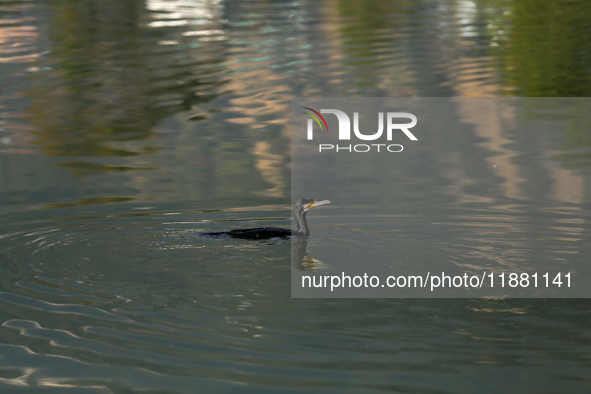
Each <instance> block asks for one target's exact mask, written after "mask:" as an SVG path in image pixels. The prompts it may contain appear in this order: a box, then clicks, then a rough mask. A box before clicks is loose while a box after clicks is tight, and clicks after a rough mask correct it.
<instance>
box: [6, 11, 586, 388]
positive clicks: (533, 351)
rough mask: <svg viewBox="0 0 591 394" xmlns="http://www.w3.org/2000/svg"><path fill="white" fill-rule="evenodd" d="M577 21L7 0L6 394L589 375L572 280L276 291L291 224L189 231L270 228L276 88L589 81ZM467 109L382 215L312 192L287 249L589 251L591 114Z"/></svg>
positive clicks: (313, 92)
mask: <svg viewBox="0 0 591 394" xmlns="http://www.w3.org/2000/svg"><path fill="white" fill-rule="evenodd" d="M590 28H591V6H590V5H589V3H588V2H586V1H584V0H574V1H568V2H531V1H526V0H507V1H503V0H501V1H496V0H489V1H484V0H483V1H460V0H440V1H422V0H421V1H372V2H366V1H361V0H338V1H320V2H312V1H215V0H212V1H180V0H179V1H133V0H123V1H122V0H120V1H112V0H106V1H105V0H102V1H90V0H89V1H68V0H55V1H50V2H41V1H4V0H0V392H3V393H4V392H6V393H21V392H22V393H36V392H39V393H131V392H147V393H197V392H207V393H209V392H211V393H214V392H224V393H229V392H232V393H233V392H241V393H242V392H252V393H261V392H262V393H266V392H268V393H276V392H279V393H282V392H283V393H296V392H297V393H299V392H314V393H337V392H339V393H340V392H350V393H361V392H368V393H369V392H372V393H373V392H375V393H379V392H384V393H386V392H393V393H402V392H404V393H407V392H412V393H458V392H462V393H542V392H543V393H589V392H591V379H589V376H590V375H591V359H590V357H589V354H591V312H590V311H589V310H590V308H589V307H590V305H591V304H590V302H589V300H588V299H520V298H514V299H292V298H291V296H290V294H291V291H290V269H291V259H290V254H291V253H290V252H291V244H290V242H289V241H286V240H269V241H258V242H249V241H244V240H234V239H217V238H205V237H200V236H198V235H197V233H198V232H200V231H223V230H229V229H232V228H236V227H256V226H262V225H277V226H289V224H290V204H291V197H290V191H291V187H292V184H291V177H290V165H291V156H290V127H289V123H290V104H291V100H292V98H294V97H308V96H310V97H314V96H317V97H322V96H323V97H389V96H390V97H457V96H462V97H467V96H473V97H483V96H487V97H501V96H524V97H586V96H591V72H590V68H591V55H590V54H591V42H590V41H589V39H588V37H589V29H590ZM487 115H490V114H489V113H487V112H486V111H483V112H482V116H483V117H486V116H487ZM509 115H510V114H503V113H501V114H499V113H498V112H496V113H495V116H496V117H498V118H501V119H504V118H507V117H509ZM571 115H572V114H571ZM552 116H555V114H554V115H552ZM466 117H467V118H470V115H469V114H467V115H466ZM478 122H479V117H478V116H474V115H473V116H472V124H473V127H472V129H471V131H470V130H468V131H466V130H463V131H462V132H461V133H460V132H458V133H455V134H452V135H443V134H442V135H440V136H438V137H437V138H436V139H434V140H433V141H432V143H431V145H428V146H427V147H425V148H421V150H420V152H418V153H417V154H416V155H415V156H414V159H413V161H412V169H409V171H400V173H399V174H400V176H399V177H397V179H396V183H395V184H392V186H391V189H387V190H390V191H392V192H393V193H395V196H396V198H395V199H393V201H395V205H392V206H389V207H388V214H387V215H384V216H383V217H373V218H371V219H370V218H368V217H367V216H364V210H363V208H364V207H363V206H359V205H355V201H352V200H351V199H348V197H347V196H346V195H342V196H336V198H335V196H330V197H329V196H312V197H317V198H319V199H320V198H330V199H331V200H332V201H333V204H331V205H330V206H326V207H322V208H318V211H314V212H313V213H311V214H310V215H309V216H310V217H309V220H310V227H311V228H312V229H313V234H312V236H311V238H310V240H309V244H308V246H309V250H308V251H309V254H310V256H311V257H316V259H315V260H310V261H309V263H310V264H308V265H307V266H306V267H305V268H306V269H308V270H310V271H314V270H323V269H325V268H326V267H323V264H326V263H327V262H329V260H330V256H325V255H322V253H316V254H315V253H314V251H315V250H318V251H320V250H322V245H340V244H346V245H348V246H351V245H354V243H355V242H360V241H359V240H362V239H364V238H371V239H372V240H377V239H379V238H380V237H384V234H387V235H388V236H389V237H392V239H394V242H395V244H394V246H395V248H394V249H393V250H395V251H396V252H397V253H396V254H397V258H400V259H404V260H406V259H410V261H417V262H419V263H421V262H424V261H427V260H436V259H441V260H442V261H446V262H448V263H449V264H453V265H455V266H456V267H468V268H474V267H486V266H487V264H490V263H495V264H500V265H502V266H506V267H508V268H512V269H514V268H517V267H520V266H522V265H531V264H535V262H536V261H537V260H539V259H544V261H547V260H552V261H556V262H559V263H563V264H565V266H568V264H569V263H570V262H572V261H577V262H578V263H580V262H584V261H585V259H586V258H588V256H589V245H590V230H591V226H590V220H591V218H590V217H589V215H590V214H589V208H590V207H591V205H590V202H591V182H590V180H591V178H590V165H591V160H590V158H591V131H590V130H591V127H590V126H591V114H589V112H585V111H579V113H578V115H577V116H575V121H573V122H572V123H569V124H568V125H567V127H560V128H552V127H546V128H540V130H539V135H536V134H535V132H530V133H524V134H519V133H509V132H506V131H504V130H505V129H503V128H501V127H499V128H498V129H496V132H494V131H493V132H490V131H484V130H483V129H482V128H479V127H478V124H479V123H478ZM557 130H559V131H557ZM423 146H425V145H423ZM437 147H440V148H441V151H440V152H439V153H437V150H436V148H437ZM422 159H423V160H422ZM481 168H486V170H480V169H481ZM404 174H407V175H406V176H405V175H404ZM411 175H412V176H411ZM351 181H352V182H354V183H355V184H356V185H359V189H356V193H357V194H358V195H363V187H371V183H369V184H368V183H365V185H368V186H363V185H364V183H363V182H364V179H363V178H360V177H352V178H351ZM385 190H386V189H385ZM339 199H340V200H339ZM348 208H351V209H352V210H353V211H354V214H351V215H350V216H344V215H346V213H347V209H348ZM321 209H322V211H321ZM376 229H377V231H376ZM417 244H420V245H421V247H420V248H417V247H413V246H416V245H417ZM315 248H316V249H315Z"/></svg>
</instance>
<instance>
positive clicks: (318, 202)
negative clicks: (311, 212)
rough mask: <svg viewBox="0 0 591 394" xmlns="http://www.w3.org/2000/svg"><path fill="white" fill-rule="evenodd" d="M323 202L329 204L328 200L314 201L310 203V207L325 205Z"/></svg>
mask: <svg viewBox="0 0 591 394" xmlns="http://www.w3.org/2000/svg"><path fill="white" fill-rule="evenodd" d="M325 204H330V201H329V200H322V201H314V202H313V203H311V204H310V209H312V208H315V207H317V206H319V205H325Z"/></svg>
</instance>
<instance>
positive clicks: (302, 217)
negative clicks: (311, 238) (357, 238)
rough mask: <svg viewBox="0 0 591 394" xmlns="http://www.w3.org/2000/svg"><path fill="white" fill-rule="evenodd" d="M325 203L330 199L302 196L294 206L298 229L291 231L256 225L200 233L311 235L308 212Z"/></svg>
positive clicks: (260, 236) (246, 236) (254, 236)
mask: <svg viewBox="0 0 591 394" xmlns="http://www.w3.org/2000/svg"><path fill="white" fill-rule="evenodd" d="M324 204H330V201H328V200H321V201H317V200H314V199H310V198H302V199H301V200H300V201H298V202H297V203H296V204H295V205H294V207H293V216H294V220H295V222H296V228H297V230H296V231H291V230H290V229H288V228H280V227H256V228H245V229H235V230H230V231H221V232H214V233H200V235H204V236H207V237H232V238H243V239H269V238H284V237H291V236H294V235H296V236H306V237H307V236H308V235H310V229H309V228H308V223H307V222H306V213H307V212H308V211H309V210H310V209H312V208H314V207H317V206H320V205H324Z"/></svg>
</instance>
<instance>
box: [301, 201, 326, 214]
mask: <svg viewBox="0 0 591 394" xmlns="http://www.w3.org/2000/svg"><path fill="white" fill-rule="evenodd" d="M325 204H330V201H329V200H314V199H313V198H302V199H301V200H300V201H298V202H297V203H296V205H295V209H296V210H298V209H301V210H303V211H304V212H308V211H309V210H310V209H312V208H315V207H318V206H320V205H325Z"/></svg>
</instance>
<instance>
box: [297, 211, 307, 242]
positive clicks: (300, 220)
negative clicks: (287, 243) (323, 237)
mask: <svg viewBox="0 0 591 394" xmlns="http://www.w3.org/2000/svg"><path fill="white" fill-rule="evenodd" d="M295 221H296V228H297V230H298V234H302V235H305V236H308V235H310V229H309V228H308V222H307V221H306V212H303V213H302V214H301V215H295Z"/></svg>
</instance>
